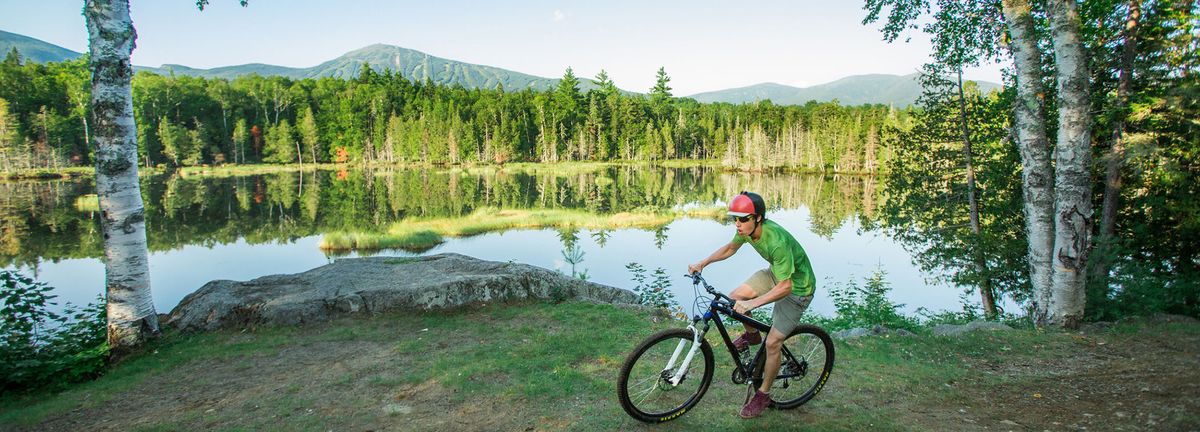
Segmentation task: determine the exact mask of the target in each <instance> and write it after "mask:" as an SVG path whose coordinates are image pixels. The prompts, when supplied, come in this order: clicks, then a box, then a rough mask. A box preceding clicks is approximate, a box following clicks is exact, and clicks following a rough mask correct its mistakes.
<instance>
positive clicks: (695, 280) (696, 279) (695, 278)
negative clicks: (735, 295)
mask: <svg viewBox="0 0 1200 432" xmlns="http://www.w3.org/2000/svg"><path fill="white" fill-rule="evenodd" d="M684 276H686V277H688V278H691V279H692V285H701V286H703V287H704V290H705V291H708V293H709V294H712V295H713V296H715V297H716V298H717V299H718V300H723V303H725V304H726V305H727V306H729V308H730V309H733V305H735V304H737V300H734V299H731V298H729V296H727V295H725V294H722V293H721V292H719V291H717V290H716V289H715V288H713V287H712V285H709V284H708V281H705V280H704V277H703V276H700V272H695V273H691V274H687V275H684Z"/></svg>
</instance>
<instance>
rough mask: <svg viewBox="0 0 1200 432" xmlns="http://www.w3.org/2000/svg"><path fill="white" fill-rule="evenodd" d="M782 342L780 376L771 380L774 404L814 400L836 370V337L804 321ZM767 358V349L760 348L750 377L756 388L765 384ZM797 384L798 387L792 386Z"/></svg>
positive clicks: (788, 406)
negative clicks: (834, 365) (834, 368)
mask: <svg viewBox="0 0 1200 432" xmlns="http://www.w3.org/2000/svg"><path fill="white" fill-rule="evenodd" d="M783 346H784V349H782V350H781V351H784V353H783V354H781V357H780V367H779V374H778V378H776V379H775V381H774V382H773V383H772V384H771V392H770V393H771V406H773V407H775V408H778V409H792V408H795V407H798V406H800V405H804V404H805V403H807V402H808V401H809V400H812V398H813V397H814V396H816V395H817V393H820V392H821V389H822V388H824V387H825V382H826V381H827V380H828V379H829V374H830V373H831V372H832V371H833V358H834V352H833V339H832V338H830V337H829V333H826V332H825V330H823V329H821V328H820V327H817V326H812V325H801V326H799V327H796V329H795V330H793V331H792V334H791V335H788V337H787V338H786V339H784V341H783ZM766 361H767V357H766V350H765V349H763V350H759V352H758V354H757V355H756V356H755V358H754V373H753V374H752V376H753V378H752V380H751V382H752V383H753V386H754V388H759V387H760V386H762V373H763V369H764V366H765V364H766ZM818 367H819V368H820V369H816V368H818ZM797 384H799V385H800V389H799V391H797V390H796V389H792V388H791V387H792V386H794V385H797Z"/></svg>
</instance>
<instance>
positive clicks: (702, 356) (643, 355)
mask: <svg viewBox="0 0 1200 432" xmlns="http://www.w3.org/2000/svg"><path fill="white" fill-rule="evenodd" d="M692 338H693V336H692V331H691V330H689V329H673V330H664V331H661V332H658V333H656V334H654V335H652V336H650V337H649V338H647V339H646V340H645V341H644V342H642V343H641V345H638V347H637V348H636V349H634V350H633V352H632V353H630V354H629V357H628V358H626V359H625V364H623V365H622V366H621V375H620V377H619V378H617V397H618V398H619V399H620V400H621V408H624V409H625V412H626V413H629V415H630V416H632V417H633V418H635V419H638V420H641V421H644V422H647V423H661V422H665V421H668V420H673V419H675V418H677V417H679V416H681V415H683V413H684V412H687V410H688V409H689V408H691V407H692V406H694V405H696V403H697V402H700V398H702V397H704V392H706V391H708V385H709V383H711V382H712V376H713V354H712V347H710V346H709V344H708V341H706V340H704V339H701V340H700V350H699V352H698V353H697V354H698V355H696V356H694V357H693V358H692V360H691V362H690V363H689V365H688V367H687V369H686V370H684V371H683V374H682V375H679V372H680V367H681V365H682V364H683V362H684V359H685V358H686V357H687V353H688V352H689V351H690V350H691V349H692V346H693V345H694V343H693V341H692ZM672 360H674V361H673V362H672ZM677 375H678V376H681V377H682V379H681V380H679V382H678V383H675V384H672V380H673V378H674V377H675V376H677Z"/></svg>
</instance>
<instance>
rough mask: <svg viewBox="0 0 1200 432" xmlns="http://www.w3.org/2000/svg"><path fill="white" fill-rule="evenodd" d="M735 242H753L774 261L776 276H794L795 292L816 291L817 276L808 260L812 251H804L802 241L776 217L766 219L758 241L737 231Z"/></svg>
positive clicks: (751, 243)
mask: <svg viewBox="0 0 1200 432" xmlns="http://www.w3.org/2000/svg"><path fill="white" fill-rule="evenodd" d="M733 242H734V243H737V244H742V243H750V246H753V247H754V250H756V251H758V254H759V255H761V256H762V257H763V259H765V260H767V262H768V263H770V264H771V273H773V274H774V275H775V280H778V281H782V280H784V279H791V280H792V295H793V296H797V297H804V296H810V295H812V294H813V291H816V287H817V278H816V276H814V275H813V270H812V264H810V263H809V262H808V254H806V253H804V248H802V247H800V242H798V241H796V238H795V237H792V234H791V233H789V232H787V230H785V229H783V227H781V226H779V224H777V223H775V221H773V220H770V219H768V220H767V221H766V222H764V223H763V225H762V236H761V237H759V238H758V241H754V240H751V239H750V237H749V236H743V235H741V234H734V235H733Z"/></svg>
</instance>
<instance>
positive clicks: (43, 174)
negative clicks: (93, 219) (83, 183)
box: [0, 166, 96, 180]
mask: <svg viewBox="0 0 1200 432" xmlns="http://www.w3.org/2000/svg"><path fill="white" fill-rule="evenodd" d="M95 174H96V168H95V167H90V166H81V167H67V168H58V169H52V168H32V169H19V170H13V171H3V172H0V179H2V180H52V179H64V178H73V177H90V176H93V175H95Z"/></svg>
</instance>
